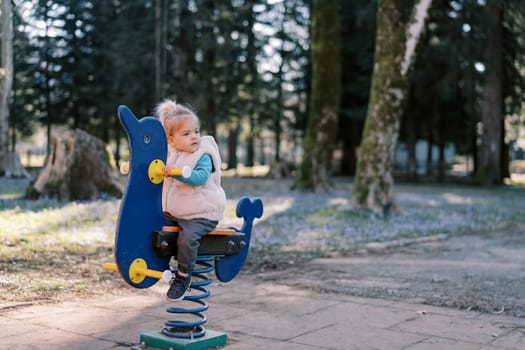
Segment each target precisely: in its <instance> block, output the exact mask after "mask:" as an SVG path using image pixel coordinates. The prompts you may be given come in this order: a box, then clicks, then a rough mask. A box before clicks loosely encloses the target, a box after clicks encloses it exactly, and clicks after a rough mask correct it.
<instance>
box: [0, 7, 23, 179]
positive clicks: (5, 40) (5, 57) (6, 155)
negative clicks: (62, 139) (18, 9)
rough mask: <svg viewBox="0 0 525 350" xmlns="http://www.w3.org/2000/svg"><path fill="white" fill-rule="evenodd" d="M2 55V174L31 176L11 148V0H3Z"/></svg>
mask: <svg viewBox="0 0 525 350" xmlns="http://www.w3.org/2000/svg"><path fill="white" fill-rule="evenodd" d="M1 5H2V9H1V11H2V12H1V13H2V15H1V23H2V40H1V41H2V55H1V58H0V63H1V66H0V176H5V177H29V174H28V173H27V171H26V170H25V169H24V167H23V166H22V164H21V163H20V157H19V155H18V153H16V151H15V145H14V144H13V145H12V147H11V149H9V99H10V97H11V91H12V89H13V74H14V72H13V12H12V8H11V0H2V4H1Z"/></svg>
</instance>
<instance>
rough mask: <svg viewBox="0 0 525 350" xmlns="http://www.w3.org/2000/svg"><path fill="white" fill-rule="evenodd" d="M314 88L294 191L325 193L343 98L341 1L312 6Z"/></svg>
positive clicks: (318, 2)
mask: <svg viewBox="0 0 525 350" xmlns="http://www.w3.org/2000/svg"><path fill="white" fill-rule="evenodd" d="M311 31H312V40H311V55H312V86H311V94H310V113H309V116H308V125H307V128H306V133H305V137H304V155H303V160H302V162H301V164H300V166H299V169H298V172H297V176H296V179H295V182H294V184H293V188H294V189H302V190H312V191H314V192H323V191H327V190H329V189H330V183H329V175H330V168H331V161H332V153H333V151H334V147H335V142H336V136H337V124H338V115H339V104H340V99H341V97H340V96H341V59H340V56H341V54H340V40H339V36H340V29H339V15H338V1H337V0H314V1H313V6H312V29H311Z"/></svg>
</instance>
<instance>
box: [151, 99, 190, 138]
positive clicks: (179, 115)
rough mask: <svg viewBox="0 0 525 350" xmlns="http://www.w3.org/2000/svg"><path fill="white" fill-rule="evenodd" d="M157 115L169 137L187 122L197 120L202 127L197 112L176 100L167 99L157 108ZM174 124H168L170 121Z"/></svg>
mask: <svg viewBox="0 0 525 350" xmlns="http://www.w3.org/2000/svg"><path fill="white" fill-rule="evenodd" d="M155 115H156V116H157V118H159V120H160V122H161V124H162V125H163V126H164V128H166V132H167V133H168V135H171V133H172V132H173V131H176V130H177V128H178V126H179V125H181V123H182V122H185V121H187V120H191V119H193V120H196V121H197V123H199V125H200V120H199V117H197V115H196V114H195V112H194V111H193V110H192V109H191V108H190V107H187V106H184V105H181V104H179V103H177V102H175V101H174V100H169V99H166V100H164V101H163V102H161V103H159V104H158V105H157V107H156V108H155ZM172 119H173V122H172V123H169V124H166V122H167V121H168V120H172Z"/></svg>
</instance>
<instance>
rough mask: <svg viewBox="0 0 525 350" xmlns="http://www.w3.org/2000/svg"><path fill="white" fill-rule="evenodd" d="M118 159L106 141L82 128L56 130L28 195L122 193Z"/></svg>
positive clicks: (66, 197)
mask: <svg viewBox="0 0 525 350" xmlns="http://www.w3.org/2000/svg"><path fill="white" fill-rule="evenodd" d="M123 191H124V186H123V183H122V181H121V180H120V179H119V175H118V172H117V170H116V167H115V162H114V159H113V157H112V155H111V152H110V151H109V149H108V148H107V147H106V144H105V143H104V142H102V141H101V140H99V139H97V138H95V137H94V136H91V135H89V134H88V133H86V132H84V131H82V130H79V129H77V130H75V131H72V130H62V131H61V132H53V134H52V137H51V153H50V154H49V156H48V157H47V162H46V164H45V165H44V168H43V169H42V171H41V172H40V175H39V176H38V178H37V180H36V181H35V183H34V184H33V186H32V187H30V188H29V189H28V191H27V197H29V198H40V197H42V196H48V197H57V198H58V199H59V200H64V201H71V200H93V199H97V198H99V197H100V195H101V194H102V193H107V194H110V195H113V196H116V197H120V196H122V193H123Z"/></svg>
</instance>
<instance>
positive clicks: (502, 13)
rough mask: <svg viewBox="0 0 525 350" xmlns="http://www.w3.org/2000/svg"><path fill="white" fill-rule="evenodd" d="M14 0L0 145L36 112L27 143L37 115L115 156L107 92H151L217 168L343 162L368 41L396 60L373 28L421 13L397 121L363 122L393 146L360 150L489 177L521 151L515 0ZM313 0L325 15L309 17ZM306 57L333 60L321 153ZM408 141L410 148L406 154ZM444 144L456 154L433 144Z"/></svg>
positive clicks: (337, 169) (497, 176) (25, 128)
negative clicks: (187, 109) (183, 106)
mask: <svg viewBox="0 0 525 350" xmlns="http://www.w3.org/2000/svg"><path fill="white" fill-rule="evenodd" d="M3 3H10V2H9V1H3ZM313 3H315V2H313ZM424 3H427V5H428V6H429V8H428V10H427V11H426V12H425V13H424V14H423V16H421V15H418V13H417V11H414V10H415V9H417V6H418V5H419V4H424ZM13 5H14V6H12V11H11V15H12V21H13V26H12V29H13V30H12V34H13V36H12V43H13V50H12V52H13V66H12V72H13V75H12V93H11V94H10V95H9V96H10V98H9V100H8V106H9V113H8V116H9V118H8V119H9V120H8V125H9V127H8V130H6V128H5V127H4V128H3V129H2V135H8V137H3V138H2V148H3V152H2V153H6V152H7V151H8V150H15V149H19V150H20V148H19V147H18V148H17V145H19V144H20V143H21V141H24V140H26V139H27V137H28V136H31V135H33V134H34V133H35V131H36V130H37V129H41V128H44V130H46V133H45V135H46V138H45V139H46V140H47V141H46V142H47V146H46V149H45V150H44V151H42V150H36V151H37V152H41V153H44V155H45V154H47V153H48V152H49V143H50V142H49V140H50V135H51V131H52V130H53V129H54V128H56V127H59V126H62V127H63V126H65V127H67V128H70V129H76V128H80V129H82V130H85V131H87V132H88V133H90V134H92V135H95V136H97V137H99V138H100V139H101V140H102V141H104V142H105V143H107V144H110V145H111V146H112V149H113V152H114V156H115V158H116V160H117V162H120V161H121V160H122V159H124V160H126V159H125V158H126V157H127V154H126V152H127V150H126V147H127V145H126V142H125V135H124V132H123V130H122V128H121V126H120V124H119V121H118V118H117V117H116V107H117V106H118V105H120V104H124V105H128V106H130V107H131V108H132V110H133V111H134V112H135V113H136V114H137V115H139V116H142V115H151V114H152V112H153V108H154V106H155V105H156V104H157V103H158V102H160V101H161V100H162V99H164V98H176V99H177V100H178V101H180V102H182V103H189V104H191V105H192V106H193V107H194V108H195V109H196V110H197V111H198V114H199V115H200V117H201V119H202V121H203V125H202V126H203V130H204V132H206V133H209V134H212V135H215V136H216V137H217V138H218V139H219V141H220V143H221V145H222V146H223V147H222V149H223V155H224V160H225V163H226V164H225V166H226V167H227V168H228V169H235V168H237V167H238V166H239V165H240V164H242V165H244V166H245V167H252V166H254V165H257V164H262V165H264V164H276V163H283V162H284V163H287V165H288V166H289V167H290V168H291V169H295V168H297V167H299V166H300V163H301V162H303V168H305V167H304V165H305V164H304V160H305V159H315V158H316V157H317V158H319V157H321V159H325V158H329V159H328V161H325V162H321V163H323V164H322V167H323V168H324V169H321V170H322V171H325V172H327V173H328V176H332V175H350V176H353V175H356V173H358V163H359V162H358V155H359V151H360V150H359V146H360V145H361V142H362V139H363V133H364V131H365V121H366V120H367V113H371V111H373V110H374V107H377V105H378V103H380V101H376V100H374V101H371V99H370V97H371V93H372V92H373V91H374V88H373V83H372V81H373V75H374V74H373V73H374V71H373V68H374V62H375V63H376V66H378V65H379V64H378V62H379V58H380V57H379V56H383V57H387V59H388V57H389V55H390V56H391V57H392V59H391V61H394V62H396V64H397V63H399V62H398V61H396V57H395V56H394V52H393V50H394V49H395V47H394V46H391V47H390V46H388V45H385V43H381V42H379V41H380V39H381V36H380V35H378V34H380V33H381V31H380V28H387V27H388V25H392V23H394V24H393V25H392V28H393V30H392V31H394V29H395V28H396V24H398V25H397V27H400V28H401V29H400V30H399V31H400V32H404V33H408V29H409V25H410V24H411V21H415V22H417V21H418V20H421V19H423V22H422V23H423V25H424V34H423V35H421V38H420V40H419V41H418V42H417V50H415V54H414V59H413V60H412V61H411V63H412V64H411V69H410V70H411V72H410V74H407V75H404V76H402V77H401V78H403V79H405V80H406V81H404V82H403V88H406V89H407V91H406V96H404V97H403V98H402V101H401V102H402V109H401V112H400V113H398V112H395V113H392V111H393V109H391V110H390V111H389V110H386V111H382V113H383V114H384V115H385V118H387V117H388V116H389V114H396V113H397V114H398V115H399V116H398V117H396V118H398V119H399V120H398V121H397V120H396V121H395V122H394V125H393V126H394V129H395V130H394V132H392V131H390V130H388V129H389V128H388V127H385V125H384V124H383V125H382V124H376V126H375V127H370V128H375V132H376V134H375V135H376V136H375V137H376V139H381V137H385V138H390V139H391V140H390V141H389V142H388V145H390V146H392V145H393V147H396V150H397V151H398V152H401V153H400V154H403V155H404V156H403V157H401V159H402V160H401V161H400V160H399V159H400V158H399V157H398V158H396V159H394V160H392V159H386V160H385V159H383V160H381V159H376V160H374V159H371V160H370V161H368V163H371V164H374V163H381V162H383V163H388V164H386V166H385V167H384V169H386V170H380V171H382V172H386V173H387V175H389V173H390V171H392V172H393V174H394V176H398V177H401V175H403V179H409V180H413V181H417V180H420V179H422V178H424V179H425V180H432V181H438V182H442V181H445V180H446V179H447V175H449V174H451V172H450V170H451V169H453V165H454V162H456V161H457V160H458V159H463V161H462V165H463V166H464V171H463V172H462V173H461V174H462V175H465V176H466V178H467V180H469V181H471V182H473V183H479V184H485V185H487V184H490V185H491V184H501V183H503V182H504V179H505V178H507V177H509V169H510V167H509V165H510V164H511V160H513V159H514V158H523V149H522V148H521V143H520V142H523V141H521V139H520V132H521V131H520V130H522V126H523V122H524V117H523V98H522V96H523V87H524V81H525V80H524V76H525V73H524V70H523V66H524V65H523V61H524V58H525V54H524V53H525V50H524V45H525V43H524V40H523V38H524V37H525V36H524V35H523V34H524V32H525V29H524V28H525V19H524V18H525V17H524V14H525V10H524V8H525V5H524V4H523V2H521V1H518V0H490V1H482V0H456V1H449V0H437V1H424V0H423V1H409V2H403V3H398V2H396V1H392V0H384V1H380V2H377V1H368V0H359V1H351V2H344V1H340V2H338V1H326V2H318V5H317V8H315V6H313V4H312V2H311V1H301V0H293V1H291V0H290V1H276V0H257V1H242V0H236V1H219V2H217V1H210V0H200V1H199V0H188V1H167V0H158V1H146V0H133V1H126V2H119V1H101V2H100V1H79V0H60V1H49V0H45V1H36V0H27V1H16V2H13ZM378 5H379V6H378ZM323 8H325V9H328V12H326V13H327V14H328V15H325V17H323V18H321V22H319V23H318V24H317V26H315V25H314V24H315V18H316V17H315V16H317V15H321V14H323V13H325V12H323V11H324V10H323ZM392 9H393V10H392ZM330 11H331V12H330ZM388 11H390V12H388ZM3 13H4V14H6V15H7V11H3ZM411 13H412V15H410V14H411ZM414 13H415V14H414ZM382 14H383V17H381V16H382ZM385 14H389V15H390V17H388V16H385ZM326 16H327V17H326ZM418 16H419V17H420V18H418ZM421 17H423V18H421ZM4 18H7V17H4ZM385 18H386V19H388V18H390V19H391V21H390V22H392V23H390V24H389V23H388V22H389V21H388V20H387V21H385V20H384V19H385ZM396 21H397V22H396ZM3 23H4V24H5V23H6V21H5V20H4V21H3ZM4 28H5V27H4ZM316 28H323V30H324V28H332V29H334V30H335V33H337V35H335V36H337V38H335V36H334V35H333V32H332V34H331V35H332V37H329V36H325V37H322V36H317V39H316V36H315V31H316ZM326 31H327V30H326ZM6 32H7V31H6V30H3V33H6ZM386 32H388V31H386ZM323 35H330V33H328V34H326V33H325V34H323ZM409 38H410V35H409V34H406V35H405V36H404V37H401V40H398V41H400V42H401V43H402V44H405V43H408V39H409ZM393 39H395V40H397V38H396V37H393ZM315 40H318V41H319V43H326V42H328V43H329V44H333V45H332V46H333V47H332V51H330V50H325V51H322V50H321V52H320V53H319V54H318V55H317V56H316V55H315V50H314V48H316V44H315ZM403 40H406V42H404V41H403ZM390 41H393V40H390ZM5 42H6V40H5V37H3V43H5ZM387 43H388V42H387ZM380 44H381V45H380ZM402 46H403V47H404V46H405V45H402ZM378 47H379V48H383V47H385V48H388V49H385V50H382V51H381V52H380V50H378V49H377V48H378ZM334 48H335V49H337V51H336V56H337V60H334V54H333V52H334V51H333V49H334ZM390 49H392V50H390ZM389 50H390V51H389ZM3 52H4V51H3ZM4 62H6V61H5V59H4ZM3 65H4V66H5V63H3ZM315 66H317V67H323V66H326V67H332V66H333V67H334V68H338V69H339V70H338V71H337V74H336V76H335V77H336V79H333V76H332V77H331V78H332V80H329V81H328V82H327V83H325V85H323V87H324V88H325V89H326V87H327V86H328V87H330V86H335V87H336V88H337V89H336V90H333V91H336V93H337V94H338V95H339V96H338V97H339V98H338V99H337V100H336V101H335V103H337V104H338V105H337V109H336V110H335V111H336V122H335V125H334V124H330V123H317V124H315V122H314V125H313V129H314V132H313V134H311V135H310V138H313V139H314V140H316V137H317V139H319V135H324V136H328V137H326V139H325V140H324V141H323V142H322V143H319V142H318V145H317V147H318V148H323V149H326V150H329V151H330V154H329V155H328V156H327V155H326V154H321V152H318V150H317V149H315V148H311V147H310V148H309V147H306V146H307V145H308V144H309V143H308V137H309V134H308V123H309V121H310V123H312V120H315V112H316V111H315V106H314V104H313V103H314V101H315V100H316V96H315V95H314V94H315V93H316V92H315V91H314V87H315V86H318V84H317V82H318V81H320V80H323V78H324V80H325V81H326V77H327V71H326V70H325V71H323V72H322V73H320V74H317V75H315V74H314V73H315V69H313V67H315ZM398 68H399V67H398ZM332 74H333V73H332ZM376 75H378V74H376ZM4 81H5V79H4ZM385 95H386V94H385ZM373 103H375V105H372V104H373ZM368 119H371V117H369V118H368ZM396 123H397V124H396ZM2 125H4V124H3V123H2ZM328 128H330V130H328ZM389 133H390V135H389ZM391 134H394V135H393V136H392V135H391ZM381 135H383V136H381ZM305 139H306V140H307V141H306V142H305ZM398 141H399V142H398ZM421 141H423V144H425V145H426V156H424V157H421V156H418V152H419V151H421V149H418V148H417V147H418V144H419V143H421ZM377 143H380V142H377ZM451 145H452V147H453V152H454V155H455V156H462V158H459V157H454V158H452V159H451V158H448V159H447V157H446V149H447V147H449V148H450V146H451ZM224 146H225V147H224ZM393 147H390V148H393ZM362 148H363V149H364V147H362ZM376 150H379V148H376ZM361 151H362V152H363V150H361ZM29 152H31V150H25V151H22V157H24V156H26V157H27V158H28V159H30V157H31V153H29ZM389 152H390V151H389ZM376 153H388V152H376ZM396 154H397V153H396ZM362 157H363V159H365V157H364V156H363V155H362ZM332 159H333V160H334V161H332ZM306 165H307V166H311V164H306ZM376 165H377V164H376ZM514 165H515V167H517V166H518V165H519V162H515V163H514ZM390 168H391V169H390ZM299 169H300V168H299ZM322 171H320V170H318V169H316V170H314V173H315V172H317V173H319V172H322ZM307 175H308V176H307V178H310V180H311V178H312V177H313V178H314V181H313V182H314V183H313V184H312V183H311V182H312V181H310V182H307V183H306V185H305V184H304V183H299V181H297V182H296V184H295V185H296V187H303V188H313V189H314V190H319V189H320V188H321V189H323V188H324V187H323V186H317V184H316V183H315V178H316V176H312V175H311V174H307ZM314 175H315V174H314ZM318 177H319V176H318ZM362 177H364V176H362ZM384 179H387V180H388V176H386V177H384ZM299 180H301V178H299ZM325 180H326V179H324V178H323V177H322V176H321V181H325ZM383 182H386V181H383ZM385 191H386V192H388V191H390V189H389V188H385ZM380 204H382V205H383V207H388V206H389V205H390V204H392V203H389V201H388V200H387V201H383V203H380Z"/></svg>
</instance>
